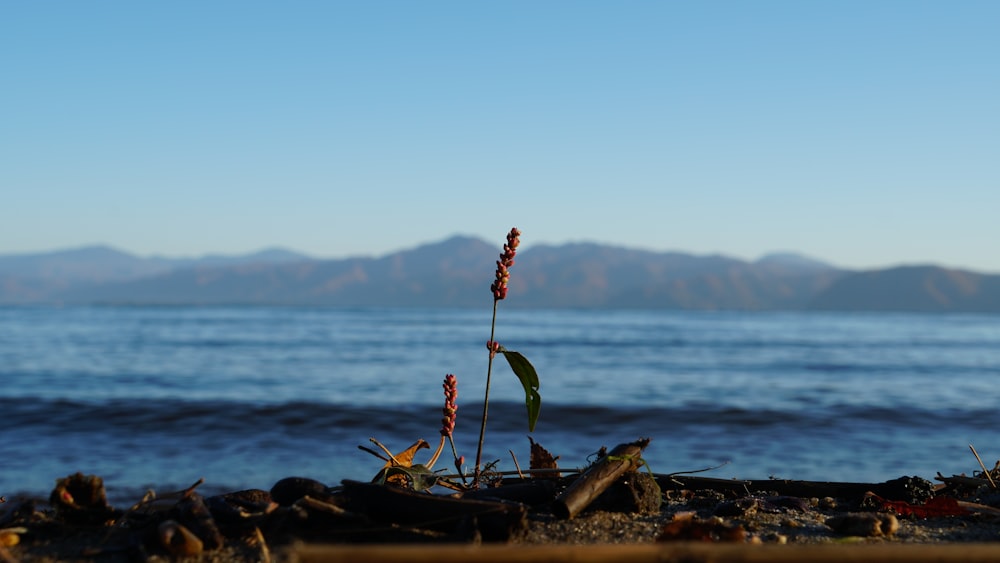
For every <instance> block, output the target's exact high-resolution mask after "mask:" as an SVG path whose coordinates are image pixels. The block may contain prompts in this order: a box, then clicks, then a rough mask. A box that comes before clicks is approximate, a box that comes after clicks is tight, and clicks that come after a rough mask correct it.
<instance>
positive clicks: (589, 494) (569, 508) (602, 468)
mask: <svg viewBox="0 0 1000 563" xmlns="http://www.w3.org/2000/svg"><path fill="white" fill-rule="evenodd" d="M648 445H649V438H643V439H641V440H638V441H635V442H631V443H628V444H619V445H617V446H615V448H614V449H613V450H611V451H610V452H608V454H607V455H606V456H604V457H603V458H601V459H599V460H598V461H597V463H595V464H594V465H593V466H592V467H591V468H590V469H588V470H587V471H585V472H583V474H581V475H580V476H579V477H578V478H577V479H576V480H575V481H573V484H572V485H570V486H569V488H567V489H566V490H565V491H564V492H563V493H562V494H561V495H559V496H558V497H557V498H556V500H555V502H553V503H552V513H553V514H555V515H556V516H558V517H559V518H572V517H574V516H576V515H577V514H579V513H580V512H582V511H583V510H584V509H585V508H587V506H588V505H590V503H591V502H592V501H593V500H594V499H596V498H597V497H599V496H600V495H601V493H603V492H604V491H605V490H606V489H607V488H608V487H610V486H611V484H612V483H614V482H615V481H616V480H617V479H618V478H619V477H621V476H622V475H623V474H624V473H626V472H628V471H634V470H635V469H637V468H638V467H640V466H641V465H642V458H641V456H642V451H643V450H644V449H646V446H648Z"/></svg>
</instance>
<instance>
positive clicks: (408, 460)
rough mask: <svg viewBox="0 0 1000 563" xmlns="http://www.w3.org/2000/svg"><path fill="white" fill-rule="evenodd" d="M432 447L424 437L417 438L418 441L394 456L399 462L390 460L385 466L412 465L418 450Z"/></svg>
mask: <svg viewBox="0 0 1000 563" xmlns="http://www.w3.org/2000/svg"><path fill="white" fill-rule="evenodd" d="M430 447H431V445H430V444H428V443H427V442H426V441H425V440H422V439H421V440H417V441H416V442H414V443H413V445H411V446H410V447H408V448H406V449H405V450H403V451H401V452H399V453H398V454H396V455H394V456H393V457H394V458H396V462H398V463H394V462H393V461H391V460H390V461H387V462H385V465H384V466H383V467H412V466H413V456H415V455H417V452H418V451H420V450H422V449H425V448H426V449H430Z"/></svg>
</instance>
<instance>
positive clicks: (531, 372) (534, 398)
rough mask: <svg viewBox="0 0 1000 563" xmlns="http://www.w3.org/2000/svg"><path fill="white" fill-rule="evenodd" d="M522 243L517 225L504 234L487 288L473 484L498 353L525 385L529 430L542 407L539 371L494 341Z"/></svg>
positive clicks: (475, 481)
mask: <svg viewBox="0 0 1000 563" xmlns="http://www.w3.org/2000/svg"><path fill="white" fill-rule="evenodd" d="M520 244H521V231H519V230H518V229H517V228H516V227H515V228H512V229H511V230H510V232H509V233H507V242H506V244H504V245H503V252H502V253H501V254H500V259H499V260H497V269H496V275H495V279H494V281H493V285H491V286H490V291H491V292H492V293H493V318H492V321H491V323H490V339H489V340H488V341H487V342H486V349H487V351H488V352H489V363H488V364H487V367H486V392H485V397H484V398H483V417H482V422H481V426H480V428H479V446H478V447H477V449H476V469H475V471H476V475H475V480H474V483H478V482H479V476H480V468H481V464H482V459H483V441H484V438H485V436H486V419H487V415H488V414H489V404H490V379H491V378H492V375H493V359H494V358H496V356H497V354H503V356H504V358H506V360H507V363H508V364H509V365H510V368H511V369H512V370H513V371H514V375H516V376H517V378H518V379H519V380H520V381H521V385H522V386H523V387H524V402H525V405H526V406H527V408H528V431H529V432H533V431H534V430H535V422H537V420H538V413H539V411H540V410H541V407H542V397H541V395H539V393H538V387H539V384H538V374H537V373H536V372H535V368H534V366H532V365H531V362H529V361H528V359H527V358H525V357H524V356H523V355H522V354H521V353H519V352H515V351H513V350H507V349H506V348H504V347H503V346H502V345H501V344H500V343H499V342H497V341H496V324H497V305H498V304H499V303H500V301H503V300H504V299H506V298H507V284H508V282H509V281H510V268H511V267H512V266H513V265H514V257H515V256H516V255H517V247H518V246H519V245H520Z"/></svg>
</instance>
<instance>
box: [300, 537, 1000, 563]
mask: <svg viewBox="0 0 1000 563" xmlns="http://www.w3.org/2000/svg"><path fill="white" fill-rule="evenodd" d="M289 561H291V562H297V563H341V562H351V563H353V562H366V561H383V562H387V563H393V562H399V563H466V562H468V561H476V562H477V563H492V562H504V563H543V562H549V563H608V562H613V561H628V562H629V563H670V562H683V563H698V562H705V563H709V562H712V563H729V562H741V563H758V562H759V563H764V562H769V561H774V562H778V563H783V562H796V563H797V562H800V561H810V562H816V563H827V562H830V563H833V562H836V563H840V562H859V563H860V562H867V561H888V562H894V561H899V562H903V561H905V562H907V563H925V562H926V563H930V562H941V563H946V562H951V561H954V562H963V563H966V562H967V563H979V562H983V563H986V562H990V563H993V562H996V561H1000V543H942V544H912V543H907V544H902V543H877V544H789V545H776V544H764V545H749V544H721V543H688V542H676V543H648V544H582V545H581V544H572V545H570V544H560V545H555V544H547V545H493V544H487V545H478V546H477V545H465V544H462V545H456V544H421V545H406V544H402V545H400V544H396V545H340V544H300V545H296V546H293V547H292V549H291V551H290V552H289Z"/></svg>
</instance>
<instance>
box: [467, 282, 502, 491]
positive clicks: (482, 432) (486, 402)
mask: <svg viewBox="0 0 1000 563" xmlns="http://www.w3.org/2000/svg"><path fill="white" fill-rule="evenodd" d="M498 302H499V300H498V299H494V300H493V319H492V320H491V321H490V346H491V348H490V363H489V364H487V366H486V396H485V397H483V419H482V422H481V424H480V426H479V447H478V448H476V473H475V476H474V477H473V479H472V485H473V487H478V486H479V473H480V464H481V463H482V461H483V439H484V438H485V437H486V415H487V413H488V412H489V407H490V376H492V375H493V357H494V356H496V353H495V352H493V348H492V346H493V338H494V335H495V334H496V327H497V303H498Z"/></svg>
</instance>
